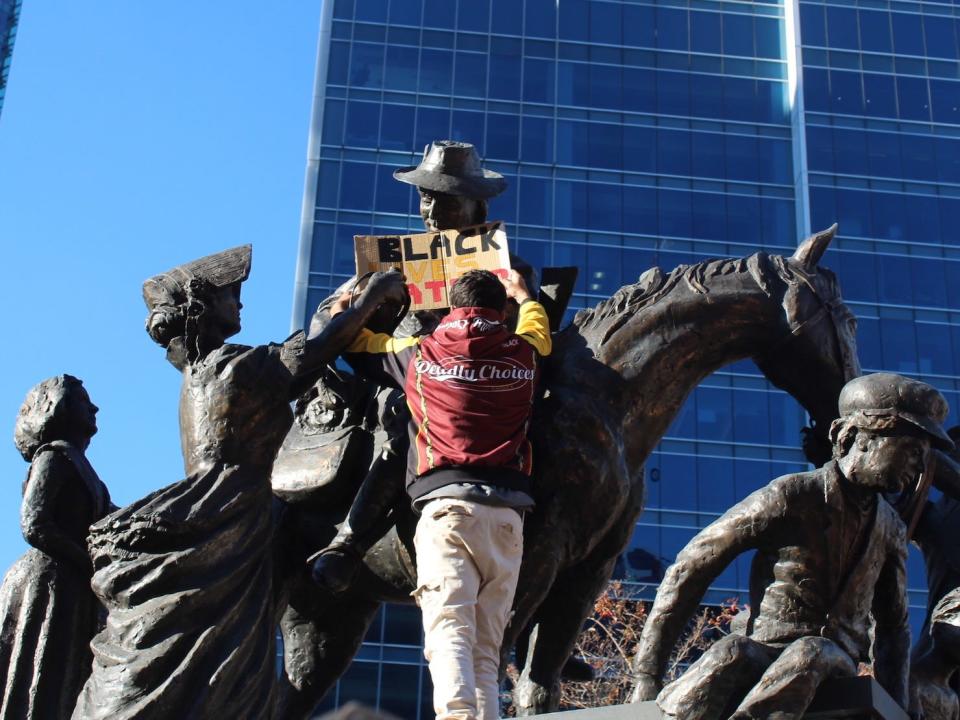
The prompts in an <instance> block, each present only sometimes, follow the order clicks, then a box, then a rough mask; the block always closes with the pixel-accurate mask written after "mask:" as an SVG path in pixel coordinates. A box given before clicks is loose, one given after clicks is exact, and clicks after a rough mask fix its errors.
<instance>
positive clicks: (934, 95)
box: [930, 78, 960, 124]
mask: <svg viewBox="0 0 960 720" xmlns="http://www.w3.org/2000/svg"><path fill="white" fill-rule="evenodd" d="M930 97H931V99H932V100H933V120H934V122H942V123H952V124H960V83H958V82H952V81H949V80H936V79H933V78H931V80H930Z"/></svg>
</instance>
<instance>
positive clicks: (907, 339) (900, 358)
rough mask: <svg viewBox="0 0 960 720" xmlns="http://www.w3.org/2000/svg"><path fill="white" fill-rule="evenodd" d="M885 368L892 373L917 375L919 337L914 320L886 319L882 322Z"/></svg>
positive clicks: (881, 342)
mask: <svg viewBox="0 0 960 720" xmlns="http://www.w3.org/2000/svg"><path fill="white" fill-rule="evenodd" d="M880 344H881V347H882V349H883V367H884V368H886V369H887V370H888V371H890V372H901V373H908V374H909V373H915V372H917V371H918V368H917V335H916V329H915V327H914V323H913V321H912V320H899V319H893V318H884V319H882V320H881V321H880Z"/></svg>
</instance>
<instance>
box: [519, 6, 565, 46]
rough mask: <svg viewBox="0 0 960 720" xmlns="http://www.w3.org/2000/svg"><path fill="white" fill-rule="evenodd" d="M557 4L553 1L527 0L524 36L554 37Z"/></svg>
mask: <svg viewBox="0 0 960 720" xmlns="http://www.w3.org/2000/svg"><path fill="white" fill-rule="evenodd" d="M558 4H559V3H557V2H556V1H555V0H527V11H526V18H525V22H526V24H525V26H524V31H525V34H526V35H528V36H533V37H548V38H552V37H554V36H555V35H556V27H557V5H558Z"/></svg>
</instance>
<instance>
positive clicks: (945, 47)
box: [923, 15, 957, 60]
mask: <svg viewBox="0 0 960 720" xmlns="http://www.w3.org/2000/svg"><path fill="white" fill-rule="evenodd" d="M954 29H955V28H954V25H953V23H952V22H950V20H948V19H947V18H944V17H936V16H932V15H927V16H924V18H923V35H924V39H925V40H926V44H927V55H930V56H932V57H941V58H950V59H951V60H955V59H956V58H957V38H956V35H955V34H954Z"/></svg>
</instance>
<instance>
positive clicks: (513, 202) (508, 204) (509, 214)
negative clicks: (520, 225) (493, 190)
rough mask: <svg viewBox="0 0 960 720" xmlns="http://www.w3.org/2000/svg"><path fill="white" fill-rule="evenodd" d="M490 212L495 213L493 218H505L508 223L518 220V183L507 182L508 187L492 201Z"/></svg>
mask: <svg viewBox="0 0 960 720" xmlns="http://www.w3.org/2000/svg"><path fill="white" fill-rule="evenodd" d="M490 212H491V213H493V215H492V216H491V219H494V218H495V219H497V220H503V221H504V222H506V223H513V222H516V221H517V183H515V182H508V183H507V189H506V190H504V191H503V193H502V194H500V195H499V196H498V197H497V198H496V199H495V200H492V201H491V202H490Z"/></svg>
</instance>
